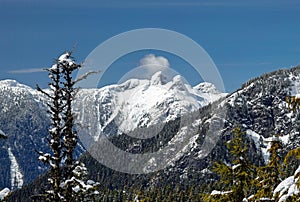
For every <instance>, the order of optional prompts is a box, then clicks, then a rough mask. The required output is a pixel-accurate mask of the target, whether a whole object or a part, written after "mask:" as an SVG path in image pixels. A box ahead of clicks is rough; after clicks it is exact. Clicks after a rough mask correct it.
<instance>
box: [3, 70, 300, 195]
mask: <svg viewBox="0 0 300 202" xmlns="http://www.w3.org/2000/svg"><path fill="white" fill-rule="evenodd" d="M299 92H300V67H295V68H292V69H287V70H278V71H275V72H271V73H268V74H264V75H262V76H260V77H258V78H255V79H252V80H250V81H248V82H246V83H245V84H244V85H243V86H242V87H241V88H240V89H238V90H236V91H235V92H233V93H231V94H228V95H226V94H222V93H220V92H218V91H217V90H216V89H215V87H214V86H213V85H212V84H209V83H201V84H199V85H197V86H195V87H193V88H192V87H191V86H189V85H187V84H186V83H184V80H183V79H182V78H181V77H180V76H175V77H174V78H173V80H171V81H165V80H164V77H163V75H162V74H161V73H160V72H158V73H156V74H154V75H153V77H152V78H151V79H150V80H137V79H133V80H128V81H126V82H125V83H123V84H120V85H112V86H106V87H104V88H101V89H83V90H81V92H80V93H79V96H78V98H77V100H76V104H75V111H76V114H77V115H78V120H80V122H81V124H82V125H87V126H89V127H94V128H92V130H91V131H93V134H88V135H89V136H87V138H83V141H86V142H84V145H85V144H87V143H88V142H89V141H97V140H100V138H99V137H100V134H105V135H107V136H108V137H109V138H110V140H111V142H113V143H114V145H116V146H118V147H119V148H121V149H122V150H124V151H127V152H131V153H145V152H152V151H160V150H161V149H162V148H164V147H165V146H169V147H170V148H171V150H172V148H173V149H174V150H176V145H178V143H179V142H180V141H181V140H182V139H184V138H185V137H188V141H187V142H185V146H184V147H182V148H181V149H180V150H176V153H175V154H174V155H173V156H172V157H171V158H170V159H169V162H168V164H167V167H166V168H165V169H163V170H160V171H158V172H154V173H149V174H147V175H130V174H124V173H119V172H117V171H114V170H111V169H109V168H107V167H105V166H103V165H101V164H100V163H98V162H96V161H95V160H94V159H93V158H92V157H91V156H90V155H89V154H84V155H83V156H82V158H81V160H82V161H83V162H85V164H86V165H87V167H88V170H89V172H90V178H93V179H95V180H97V181H99V182H100V184H101V186H103V188H107V187H110V188H121V189H122V188H124V187H143V188H144V189H147V188H149V189H151V188H153V187H163V186H164V185H166V184H167V185H168V186H171V187H172V186H175V185H178V186H182V187H183V188H186V187H189V185H193V186H198V187H200V188H201V187H202V188H203V186H205V187H204V189H209V184H210V183H213V182H214V181H215V180H216V175H215V174H214V173H212V171H211V166H212V165H213V162H215V161H225V162H229V155H228V149H227V147H226V144H227V142H228V141H230V139H231V138H232V132H231V131H232V129H234V128H235V127H236V126H238V127H240V128H241V130H242V131H245V133H246V136H245V139H244V141H245V142H247V143H248V144H247V145H249V150H248V151H249V152H248V156H249V159H250V160H251V161H252V163H254V164H256V165H263V164H265V163H266V162H267V161H268V158H269V156H268V155H269V154H268V152H267V150H268V148H269V147H270V142H269V141H268V140H270V138H271V137H273V136H274V135H276V134H279V138H280V139H281V140H282V142H283V144H284V149H282V150H281V153H282V154H286V153H287V152H288V151H289V150H291V149H293V148H296V147H298V146H300V138H299V131H300V121H299V117H300V113H299V110H296V111H295V112H293V111H290V110H289V109H288V104H287V103H286V101H285V98H286V96H290V95H296V94H299ZM0 99H1V100H0V101H1V103H4V105H1V112H2V113H1V114H0V129H1V130H2V131H3V132H4V133H5V134H7V135H8V137H9V138H8V139H7V140H4V141H1V142H0V144H1V150H0V152H1V159H0V161H1V162H0V163H1V165H4V166H1V168H0V175H1V179H2V178H3V177H4V178H3V179H5V180H4V181H3V184H1V188H4V187H18V186H20V185H19V184H20V182H21V180H19V179H20V178H21V177H17V176H22V179H23V181H24V184H25V183H28V182H29V181H30V180H33V179H34V178H35V177H36V176H38V175H39V174H40V173H42V172H43V171H44V170H45V169H44V168H42V167H39V166H40V165H39V163H38V162H37V158H34V156H36V157H37V155H36V154H35V153H34V149H33V148H37V149H38V150H45V149H46V148H47V145H46V143H45V141H43V140H44V138H45V136H46V135H47V126H48V125H49V118H48V116H47V114H46V109H45V102H46V101H45V99H44V98H43V97H42V96H40V95H39V94H37V93H36V91H35V90H32V89H31V88H29V87H26V86H24V85H21V84H18V83H17V82H15V81H7V80H6V81H1V82H0ZM28 106H30V107H28ZM220 112H221V113H220ZM195 114H196V116H195ZM186 117H188V118H191V119H190V120H191V122H190V127H185V126H183V125H182V124H181V122H182V120H183V119H186ZM216 117H218V118H219V119H222V124H223V125H222V130H221V133H220V136H219V137H218V138H215V139H214V141H215V144H210V143H209V142H207V137H209V136H210V135H211V134H209V131H210V128H213V127H214V124H215V122H214V121H215V119H216ZM160 123H164V125H163V128H162V130H160V131H159V132H158V133H157V135H156V136H155V137H153V138H151V139H149V140H143V139H139V138H138V137H134V138H133V137H129V136H128V135H127V133H130V132H131V131H134V130H137V129H138V128H143V127H144V128H148V129H149V130H152V129H153V128H155V126H156V125H158V124H160ZM100 141H101V140H100ZM205 145H211V146H212V148H211V152H209V153H208V155H204V153H203V152H204V149H203V148H204V147H205ZM82 152H83V151H82V150H80V151H78V155H79V154H80V153H82ZM9 153H12V154H13V155H14V156H15V159H16V162H17V164H18V167H16V166H13V165H15V163H13V162H14V160H13V158H10V157H11V155H10V154H9ZM155 160H159V159H154V160H153V161H149V162H148V163H147V164H145V165H142V166H144V169H148V168H149V167H151V164H155ZM30 168H31V170H30ZM296 168H297V165H295V169H296ZM14 173H15V174H14ZM18 173H21V175H20V174H18ZM12 176H14V178H15V179H16V180H12ZM39 187H40V185H38V183H37V182H36V183H33V184H31V185H30V186H29V188H28V187H27V188H26V189H30V190H38V189H39Z"/></svg>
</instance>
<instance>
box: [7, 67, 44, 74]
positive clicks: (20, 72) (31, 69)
mask: <svg viewBox="0 0 300 202" xmlns="http://www.w3.org/2000/svg"><path fill="white" fill-rule="evenodd" d="M43 71H45V70H44V68H30V69H17V70H11V71H8V73H10V74H30V73H37V72H43Z"/></svg>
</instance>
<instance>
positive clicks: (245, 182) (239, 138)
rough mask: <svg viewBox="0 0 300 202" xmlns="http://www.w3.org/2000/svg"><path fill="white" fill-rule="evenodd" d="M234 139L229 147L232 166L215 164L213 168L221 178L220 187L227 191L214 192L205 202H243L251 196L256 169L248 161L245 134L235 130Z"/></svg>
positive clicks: (237, 129) (205, 198)
mask: <svg viewBox="0 0 300 202" xmlns="http://www.w3.org/2000/svg"><path fill="white" fill-rule="evenodd" d="M233 133H234V138H233V139H231V140H230V142H229V143H228V145H227V147H228V149H229V151H230V154H231V156H232V158H231V165H227V164H225V163H223V162H221V163H215V166H214V168H213V170H214V172H216V173H217V174H218V175H219V177H220V182H219V187H220V188H221V189H222V190H225V191H214V192H213V193H211V194H210V195H208V196H206V197H204V201H232V202H241V201H243V199H244V198H247V196H249V195H250V193H251V189H252V179H253V178H254V176H255V168H254V166H253V165H251V164H250V163H249V161H248V160H247V147H246V145H245V143H244V141H243V135H244V133H243V132H241V130H240V129H239V128H235V129H234V131H233Z"/></svg>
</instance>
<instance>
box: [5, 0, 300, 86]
mask: <svg viewBox="0 0 300 202" xmlns="http://www.w3.org/2000/svg"><path fill="white" fill-rule="evenodd" d="M299 6H300V2H299V1H297V0H294V1H293V0H285V1H279V0H253V1H242V0H226V1H225V0H223V1H221V0H219V1H216V0H209V1H208V0H207V1H202V0H186V1H183V0H181V1H178V0H173V1H170V0H165V1H161V0H152V1H148V0H147V1H146V0H127V1H125V0H119V1H114V0H110V1H108V0H107V1H104V0H93V1H78V0H74V1H71V0H67V1H58V0H52V1H50V0H48V1H47V0H44V1H38V0H0V29H1V32H0V55H1V57H0V58H1V63H0V79H1V80H2V79H8V78H9V79H16V80H18V81H19V82H21V83H24V84H27V85H30V86H33V87H34V86H35V84H36V83H39V84H40V85H41V86H42V87H46V85H47V82H48V78H47V73H45V72H39V71H37V69H39V68H42V67H49V66H51V65H52V63H53V61H54V59H55V58H56V57H57V56H59V55H60V54H61V53H63V52H64V51H65V50H69V49H71V48H72V47H73V46H76V48H75V52H74V56H75V57H76V59H77V60H78V61H82V60H84V59H85V58H86V57H87V55H88V54H89V53H90V52H91V51H92V50H93V49H94V48H95V47H97V46H98V45H99V44H100V43H102V42H103V41H105V40H107V39H108V38H110V37H112V36H114V35H117V34H119V33H122V32H125V31H129V30H132V29H139V28H149V27H151V28H164V29H170V30H173V31H176V32H179V33H182V34H184V35H186V36H188V37H190V38H192V39H193V40H194V41H196V42H197V43H198V44H200V45H201V46H202V47H203V48H204V49H205V50H206V51H207V52H208V54H209V55H210V56H211V58H212V59H213V61H214V62H215V64H216V65H217V68H218V69H219V71H220V74H221V76H222V78H223V80H224V84H225V88H226V91H227V92H231V91H234V90H236V89H237V88H239V87H240V86H241V84H242V83H243V82H245V81H247V80H249V79H251V78H253V77H256V76H259V75H261V74H263V73H266V72H270V71H273V70H276V69H279V68H289V67H291V66H295V65H297V64H299V63H300V21H299V20H300V12H299V11H298V10H299ZM150 53H154V54H156V55H162V56H164V57H167V58H168V60H169V63H170V66H171V67H172V68H174V69H175V70H176V71H178V72H180V73H181V74H182V75H183V76H184V77H185V78H186V79H187V80H188V81H189V82H190V84H191V85H195V84H197V83H198V82H199V81H200V79H199V78H198V77H195V74H194V73H193V69H192V67H189V65H188V64H186V63H185V62H184V61H182V60H180V59H178V58H176V57H174V56H172V55H168V54H167V53H161V52H159V51H150V50H147V51H141V52H137V53H133V54H131V55H128V56H125V57H124V58H121V59H120V60H119V61H116V63H115V64H114V65H113V66H112V67H111V68H110V69H109V71H107V72H106V73H105V75H104V78H103V83H102V84H101V85H106V84H111V83H116V82H117V81H118V80H119V79H120V78H121V77H122V75H124V74H125V73H126V72H128V71H130V69H131V68H134V67H136V66H138V64H139V61H140V59H141V58H142V57H143V56H144V55H146V54H150ZM103 57H105V56H103ZM183 67H184V68H183Z"/></svg>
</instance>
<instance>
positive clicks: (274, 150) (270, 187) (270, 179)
mask: <svg viewBox="0 0 300 202" xmlns="http://www.w3.org/2000/svg"><path fill="white" fill-rule="evenodd" d="M281 149H282V143H281V141H280V139H279V138H278V135H277V136H276V137H273V138H272V141H271V147H270V149H269V150H268V152H269V153H270V159H269V161H268V163H267V165H265V166H262V167H259V168H258V177H257V178H256V180H255V181H256V184H257V188H258V192H257V193H256V194H255V198H256V199H258V200H259V199H261V198H269V199H272V198H273V191H274V189H275V188H276V186H277V185H278V184H279V183H280V182H281V181H282V180H281V177H282V176H283V174H284V173H283V171H282V163H281V161H280V159H281V157H280V156H279V151H280V150H281Z"/></svg>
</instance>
